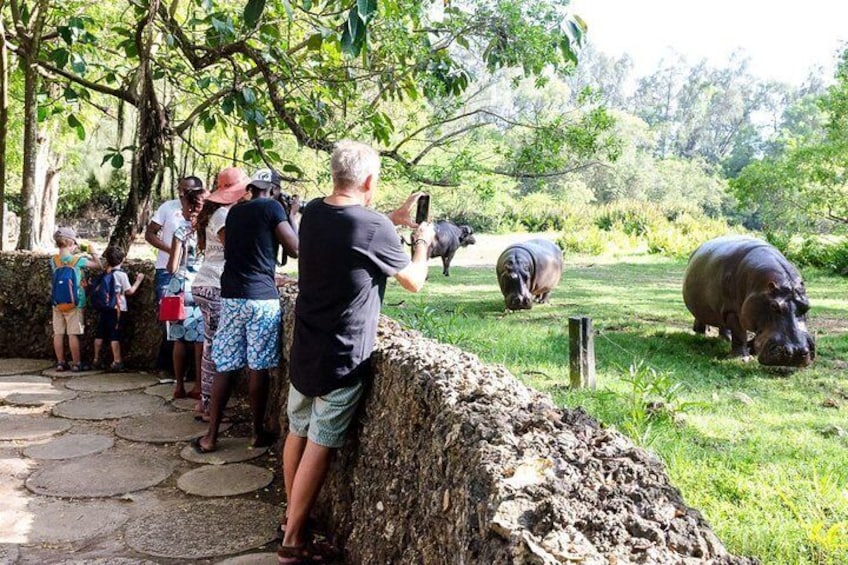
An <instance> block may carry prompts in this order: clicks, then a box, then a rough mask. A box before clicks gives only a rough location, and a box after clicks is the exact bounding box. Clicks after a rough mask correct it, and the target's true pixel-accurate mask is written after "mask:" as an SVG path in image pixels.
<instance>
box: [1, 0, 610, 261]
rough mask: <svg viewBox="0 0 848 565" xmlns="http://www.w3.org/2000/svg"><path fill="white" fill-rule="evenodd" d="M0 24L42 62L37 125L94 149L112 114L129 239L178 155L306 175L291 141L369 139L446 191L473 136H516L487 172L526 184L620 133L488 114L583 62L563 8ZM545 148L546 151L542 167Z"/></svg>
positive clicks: (142, 4)
mask: <svg viewBox="0 0 848 565" xmlns="http://www.w3.org/2000/svg"><path fill="white" fill-rule="evenodd" d="M2 15H3V17H4V19H7V20H8V22H9V25H7V29H9V30H11V33H10V34H9V35H10V49H11V52H12V53H13V54H14V55H16V56H17V57H18V58H19V59H20V60H21V61H22V62H23V61H30V62H31V63H32V64H31V65H30V68H32V69H37V76H31V77H30V78H29V80H28V81H27V82H26V84H25V89H26V90H27V92H30V90H34V93H35V98H33V100H34V104H33V106H34V107H35V110H36V112H37V113H36V118H37V120H38V123H39V124H44V123H46V122H49V121H55V120H58V121H61V122H62V125H63V127H65V128H68V129H70V130H71V131H73V132H74V133H75V134H76V135H77V136H78V137H79V138H80V139H84V138H85V137H86V135H87V132H88V130H89V129H90V128H91V126H92V124H93V123H98V122H99V120H101V119H102V118H99V117H98V115H97V114H98V113H100V114H101V115H106V116H107V117H108V118H110V119H114V120H116V121H117V123H118V135H117V139H116V142H115V144H114V145H113V146H111V147H110V148H109V149H108V150H107V151H106V154H105V155H103V162H104V163H109V164H111V165H112V166H114V167H116V168H119V167H122V166H123V165H124V164H125V163H126V162H131V163H132V174H131V192H130V195H129V198H128V202H127V207H126V208H125V209H124V211H123V213H122V216H121V221H120V223H121V224H122V225H124V226H125V228H122V229H123V231H121V232H120V233H116V235H115V237H113V240H114V241H116V242H119V243H121V244H123V245H126V244H128V242H129V240H130V237H131V235H132V234H133V233H134V230H135V229H136V227H137V224H138V221H139V216H140V214H141V212H142V210H143V208H144V207H145V205H146V204H147V202H148V200H149V198H150V195H151V193H152V192H155V191H156V190H158V187H159V186H161V183H162V182H163V179H164V175H165V172H166V171H170V173H171V174H172V175H178V174H181V173H183V172H184V171H183V170H181V169H182V165H183V163H180V162H178V160H179V156H178V154H177V151H176V150H175V147H177V146H180V147H183V148H184V149H183V151H185V148H186V147H187V148H188V150H189V151H191V152H194V153H197V154H200V155H202V156H203V158H210V157H211V158H213V159H215V158H217V159H218V160H219V161H226V160H233V161H236V162H245V163H253V164H258V163H266V164H268V165H272V166H275V167H277V168H279V169H281V170H282V172H283V173H285V174H286V175H288V176H289V178H290V179H291V180H298V179H301V178H303V176H304V170H303V168H302V166H301V164H300V163H299V162H298V159H297V158H296V153H293V152H292V148H301V149H302V148H307V149H312V150H317V151H328V150H330V148H331V147H332V145H333V143H334V142H335V141H336V140H338V139H340V138H343V137H357V138H360V139H367V140H371V141H372V142H373V143H374V144H375V145H376V146H377V147H378V148H379V150H380V152H381V154H382V155H383V156H384V157H386V158H388V159H390V160H391V161H392V162H394V163H395V164H396V170H397V171H399V172H400V173H402V174H404V175H407V176H408V177H410V178H412V179H415V180H416V181H417V182H422V183H428V184H434V185H447V184H456V183H457V182H458V179H459V176H460V173H461V171H462V170H463V166H464V164H469V161H468V160H467V159H462V158H460V157H458V156H457V155H456V154H454V153H452V152H451V148H452V147H453V146H454V145H455V144H456V143H457V142H458V141H460V140H462V139H463V138H464V137H465V136H467V135H469V134H470V133H472V132H474V131H476V130H480V129H484V128H492V127H494V128H501V129H507V128H509V129H513V128H515V129H519V130H521V131H522V133H521V134H520V136H519V137H518V138H513V139H512V141H511V143H512V146H510V140H508V139H506V138H505V142H504V147H503V148H502V149H500V150H498V151H497V152H496V153H495V154H496V155H499V156H500V158H499V159H497V160H496V161H495V162H490V163H489V164H488V165H487V168H486V172H489V173H493V174H500V175H508V176H514V177H523V176H527V175H556V174H560V173H562V172H565V171H567V170H570V169H572V168H573V167H575V166H577V165H579V163H580V162H581V161H586V160H588V159H591V157H592V155H593V154H594V153H595V152H598V151H603V150H604V149H605V146H604V143H603V141H602V138H603V137H604V135H605V132H606V131H607V130H608V129H609V127H610V120H609V117H608V116H607V115H606V114H605V113H604V110H603V109H602V107H601V106H600V105H599V104H594V105H592V104H591V103H590V104H589V106H591V107H589V108H588V109H587V111H586V112H585V113H580V114H579V115H575V116H574V117H573V118H569V117H563V116H561V115H556V116H551V115H549V114H548V115H542V114H538V113H537V114H535V115H531V114H527V113H524V114H521V113H517V112H516V113H514V114H511V115H506V114H504V113H503V112H501V111H500V108H499V106H498V105H497V104H492V103H491V102H492V95H491V94H487V92H488V89H490V88H492V87H493V86H494V85H496V84H498V81H501V80H512V81H519V80H522V79H527V78H530V79H532V80H533V81H535V83H536V84H537V85H538V86H541V85H544V84H545V83H546V82H547V81H548V80H549V79H550V77H555V76H558V75H561V74H563V73H569V72H572V71H573V69H574V68H575V65H576V63H577V52H578V48H579V46H580V44H581V42H582V40H583V34H584V31H585V24H584V23H583V22H582V20H580V19H579V17H577V16H572V15H570V14H569V13H568V12H567V9H566V4H564V3H560V2H553V1H550V0H523V1H518V0H485V1H477V2H442V1H439V2H434V1H427V0H417V1H403V2H401V1H397V0H394V1H393V0H384V1H381V2H377V1H376V0H347V1H339V0H327V1H324V2H319V1H312V0H301V1H290V0H267V1H266V0H242V1H232V0H229V1H228V0H123V1H118V2H115V3H107V4H104V3H92V2H87V1H84V0H71V1H67V0H9V2H8V8H5V7H4V9H3V12H2ZM128 108H130V109H134V110H135V112H134V113H133V112H129V115H128V113H127V109H128ZM133 114H134V115H133ZM125 123H130V124H133V125H134V127H135V130H136V131H135V134H134V135H133V136H132V137H130V138H129V139H127V138H125V136H124V135H123V134H122V130H123V127H124V124H125ZM216 138H217V140H218V141H216ZM200 140H203V142H202V143H201V142H200ZM540 147H544V148H545V149H546V153H547V154H548V155H549V156H548V157H547V158H545V159H538V158H531V155H533V151H532V150H533V148H540ZM566 153H569V154H570V155H571V156H568V155H566ZM477 167H478V168H480V164H479V163H477ZM32 174H34V171H33V167H30V168H29V169H25V171H24V177H25V178H24V187H25V190H26V189H27V186H28V185H27V180H26V177H27V175H30V176H31V175H32ZM22 196H23V200H24V201H25V202H26V201H27V198H31V195H22ZM28 212H29V213H31V211H28ZM21 240H22V242H24V240H25V237H24V234H22V239H21ZM29 243H32V240H31V239H30V241H29Z"/></svg>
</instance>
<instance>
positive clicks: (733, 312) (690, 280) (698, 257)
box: [683, 235, 816, 367]
mask: <svg viewBox="0 0 848 565" xmlns="http://www.w3.org/2000/svg"><path fill="white" fill-rule="evenodd" d="M683 301H684V302H685V303H686V307H687V308H688V309H689V311H690V312H692V315H693V316H695V324H694V326H693V328H694V330H695V331H696V332H698V333H704V332H705V331H706V329H707V328H706V327H707V326H708V325H709V326H715V327H717V328H719V331H720V332H721V334H722V335H723V336H725V337H729V338H730V341H731V344H732V346H731V350H732V354H733V355H738V356H741V357H744V358H748V357H749V356H750V355H752V354H756V355H757V359H758V360H759V362H760V363H762V364H763V365H786V366H793V367H803V366H806V365H809V364H810V363H812V361H813V359H814V358H815V356H816V346H815V342H814V340H813V338H812V336H810V334H809V332H808V331H807V316H806V314H807V310H809V308H810V301H809V300H808V299H807V292H806V290H805V289H804V281H803V280H802V279H801V275H800V274H799V273H798V270H797V269H796V268H795V267H794V266H793V265H792V263H790V262H789V261H787V260H786V257H784V256H783V255H782V254H781V253H780V251H778V250H777V249H776V248H774V247H773V246H771V245H769V244H768V243H766V242H765V241H762V240H759V239H754V238H752V237H744V236H737V235H729V236H724V237H717V238H715V239H711V240H710V241H708V242H706V243H704V244H703V245H701V246H700V247H698V249H696V250H695V252H694V253H692V256H691V257H690V258H689V265H688V266H687V267H686V274H685V275H684V277H683ZM748 332H751V333H753V334H754V339H752V340H751V341H748Z"/></svg>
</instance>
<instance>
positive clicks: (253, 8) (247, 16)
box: [244, 0, 265, 30]
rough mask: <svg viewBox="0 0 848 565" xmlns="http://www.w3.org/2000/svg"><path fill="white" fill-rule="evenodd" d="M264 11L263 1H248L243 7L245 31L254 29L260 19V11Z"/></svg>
mask: <svg viewBox="0 0 848 565" xmlns="http://www.w3.org/2000/svg"><path fill="white" fill-rule="evenodd" d="M264 9H265V0H248V2H247V5H246V6H245V7H244V27H245V28H246V29H249V30H250V29H254V28H255V27H256V24H257V23H259V20H260V18H261V17H262V11H263V10H264Z"/></svg>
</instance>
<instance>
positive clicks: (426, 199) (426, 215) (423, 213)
mask: <svg viewBox="0 0 848 565" xmlns="http://www.w3.org/2000/svg"><path fill="white" fill-rule="evenodd" d="M429 219H430V195H429V194H422V195H421V196H420V197H418V209H417V210H416V211H415V223H416V224H420V223H421V222H426V221H427V220H429Z"/></svg>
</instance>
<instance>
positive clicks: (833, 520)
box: [384, 248, 848, 564]
mask: <svg viewBox="0 0 848 565" xmlns="http://www.w3.org/2000/svg"><path fill="white" fill-rule="evenodd" d="M464 251H465V250H463V251H460V255H461V254H462V253H463V252H464ZM469 251H470V248H469ZM684 268H685V263H684V262H682V261H674V260H669V259H664V258H659V257H655V256H647V255H641V256H626V257H617V258H595V257H589V258H586V257H583V258H567V259H566V268H565V273H564V275H563V280H562V283H561V284H560V287H559V288H558V289H557V290H556V291H555V292H554V293H553V296H552V300H551V303H550V304H548V305H542V306H536V307H534V308H533V309H532V310H530V311H524V312H515V313H506V312H504V304H503V299H502V297H501V294H500V291H499V290H498V287H497V283H496V280H495V275H494V268H493V267H491V266H480V265H476V266H464V267H463V266H454V267H452V269H451V277H450V278H444V277H443V276H442V275H441V266H440V265H438V266H437V264H436V262H435V261H433V262H432V264H431V268H430V280H429V283H428V285H427V287H426V288H425V289H424V290H423V291H422V293H420V294H419V295H410V294H408V293H405V292H403V291H402V290H401V289H400V288H399V287H398V285H396V284H391V285H390V286H389V290H388V292H387V296H386V300H385V302H386V305H385V307H384V312H385V313H386V314H388V315H389V316H392V317H394V318H397V319H400V320H402V321H404V322H405V323H406V324H407V325H409V326H412V327H414V328H416V329H419V330H420V331H422V332H423V333H425V334H426V335H428V336H430V337H434V338H436V339H440V340H442V341H445V342H449V343H454V344H455V345H458V346H459V347H462V348H463V349H466V350H469V351H472V352H474V353H476V354H478V355H479V356H480V357H481V358H482V359H484V360H485V361H487V362H492V363H501V364H503V365H505V366H506V367H508V368H509V369H510V370H511V371H512V372H513V374H514V375H516V377H518V378H519V379H520V380H522V381H523V382H524V383H526V384H527V385H529V386H532V387H534V388H536V389H538V390H541V391H545V392H547V393H550V394H551V395H552V397H553V398H554V399H555V400H556V402H557V403H558V404H559V405H561V406H569V407H574V406H582V407H584V408H585V409H586V410H587V411H588V412H589V413H591V414H593V415H594V416H595V417H597V418H598V419H599V420H601V421H602V422H604V423H605V424H606V425H608V426H611V427H615V428H616V429H618V430H620V431H622V432H623V433H625V434H627V435H628V436H630V437H631V438H632V439H633V440H634V441H635V442H636V443H638V444H640V445H642V446H644V447H646V448H647V449H650V450H652V451H653V452H655V453H656V454H657V455H658V456H659V457H660V458H661V459H662V460H663V461H664V462H665V463H666V465H667V466H668V471H669V473H670V475H671V477H672V480H673V482H674V484H675V485H677V486H678V487H679V488H680V490H681V491H682V493H683V496H684V498H685V499H686V501H687V502H688V503H689V504H690V505H692V506H694V507H696V508H698V509H700V510H701V511H702V512H703V513H704V514H705V516H706V517H707V519H708V521H709V523H710V524H711V525H712V527H713V529H714V530H715V531H716V533H717V534H718V535H719V537H720V538H721V539H722V540H723V541H724V542H725V544H726V545H727V546H728V548H729V549H730V550H731V551H733V552H734V553H738V554H744V555H751V556H756V557H758V558H759V559H761V560H762V562H763V563H766V564H780V563H787V564H789V563H792V564H796V563H817V564H818V563H834V564H836V563H848V435H845V434H846V432H844V431H842V430H843V429H848V383H845V382H844V381H843V378H844V376H845V375H846V368H848V278H844V277H836V276H831V275H827V274H824V273H817V272H805V273H804V274H805V278H806V281H807V288H808V292H809V294H810V299H811V303H812V309H811V315H810V327H811V329H812V330H813V331H814V332H815V333H816V334H817V339H818V359H817V360H816V362H815V364H814V365H813V366H812V367H810V368H807V369H802V370H797V371H796V370H784V369H769V368H765V367H761V366H760V365H758V364H757V363H756V361H754V362H751V363H743V362H742V361H740V360H736V359H730V358H729V357H728V354H729V351H730V344H729V343H727V342H724V341H722V340H719V339H718V338H708V337H703V336H696V335H695V334H694V333H693V332H692V331H691V329H690V328H691V324H692V319H691V316H690V315H689V313H688V312H687V310H686V307H685V306H684V304H683V300H682V297H681V293H680V289H681V281H682V276H683V271H684ZM575 315H586V316H590V317H591V318H592V319H593V323H594V327H595V331H596V335H595V352H596V359H597V375H598V388H597V390H595V391H586V392H573V391H571V390H569V388H568V382H569V376H568V327H567V326H568V317H569V316H575Z"/></svg>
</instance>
